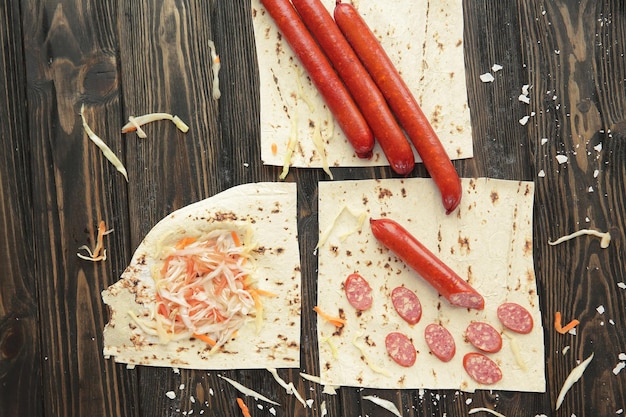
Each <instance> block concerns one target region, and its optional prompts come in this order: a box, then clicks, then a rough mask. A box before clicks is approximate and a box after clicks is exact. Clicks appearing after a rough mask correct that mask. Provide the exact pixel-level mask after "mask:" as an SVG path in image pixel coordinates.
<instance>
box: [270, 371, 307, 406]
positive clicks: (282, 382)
mask: <svg viewBox="0 0 626 417" xmlns="http://www.w3.org/2000/svg"><path fill="white" fill-rule="evenodd" d="M267 370H268V371H269V372H270V374H272V376H273V377H274V379H275V380H276V382H278V385H280V386H281V387H283V388H284V389H285V391H287V394H289V395H293V396H294V397H296V399H297V400H298V401H300V403H301V404H302V405H303V406H304V407H305V408H306V406H307V404H306V401H305V400H304V398H303V397H302V395H300V393H299V392H298V390H297V389H296V387H295V386H294V385H293V382H290V383H287V382H285V380H284V379H282V378H281V377H280V375H278V371H277V370H276V369H275V368H267Z"/></svg>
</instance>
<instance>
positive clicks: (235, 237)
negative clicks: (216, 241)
mask: <svg viewBox="0 0 626 417" xmlns="http://www.w3.org/2000/svg"><path fill="white" fill-rule="evenodd" d="M230 235H231V236H232V237H233V242H234V243H235V246H237V247H239V246H241V240H240V239H239V235H238V234H237V232H235V231H232V232H230Z"/></svg>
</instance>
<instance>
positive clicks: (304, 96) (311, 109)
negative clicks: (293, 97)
mask: <svg viewBox="0 0 626 417" xmlns="http://www.w3.org/2000/svg"><path fill="white" fill-rule="evenodd" d="M297 73H298V76H297V77H296V81H297V82H298V97H300V98H301V99H302V101H304V102H305V103H306V105H307V106H308V107H309V112H310V113H315V106H314V105H313V102H312V101H311V99H310V98H309V96H308V95H307V94H306V93H305V92H304V86H303V85H302V74H303V71H301V70H300V69H299V68H298V69H297Z"/></svg>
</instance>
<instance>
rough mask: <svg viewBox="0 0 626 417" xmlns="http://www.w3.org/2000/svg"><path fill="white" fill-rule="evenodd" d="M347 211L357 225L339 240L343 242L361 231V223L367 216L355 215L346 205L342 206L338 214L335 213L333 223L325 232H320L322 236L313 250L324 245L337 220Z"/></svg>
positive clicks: (363, 214) (362, 214)
mask: <svg viewBox="0 0 626 417" xmlns="http://www.w3.org/2000/svg"><path fill="white" fill-rule="evenodd" d="M345 211H347V212H348V213H350V214H351V215H352V217H354V218H355V219H357V225H356V226H355V227H354V228H353V229H352V230H350V231H348V232H346V233H343V234H342V235H341V236H340V237H339V239H340V240H341V241H342V242H343V241H344V240H345V239H346V238H347V237H348V236H349V235H351V234H353V233H356V232H358V231H359V230H361V227H362V226H363V223H364V222H365V218H366V217H367V215H366V214H365V212H363V213H355V212H354V211H352V210H350V208H349V207H348V206H347V205H345V204H344V205H343V206H342V207H341V210H339V212H338V213H337V215H336V216H335V217H334V218H333V221H332V222H330V225H329V226H328V227H327V228H326V230H324V231H323V232H322V235H321V236H320V239H319V240H318V242H317V246H315V249H318V248H320V247H321V246H322V245H324V244H325V243H326V241H327V240H328V238H329V237H330V235H331V233H332V232H333V229H334V228H335V225H336V224H337V220H338V219H339V217H341V215H342V214H343V213H344V212H345Z"/></svg>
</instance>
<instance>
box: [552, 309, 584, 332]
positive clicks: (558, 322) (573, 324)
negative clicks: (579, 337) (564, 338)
mask: <svg viewBox="0 0 626 417" xmlns="http://www.w3.org/2000/svg"><path fill="white" fill-rule="evenodd" d="M579 324H580V321H578V320H576V319H574V320H572V321H570V322H569V323H567V324H566V325H565V326H562V325H561V312H560V311H557V312H556V313H554V328H555V330H556V331H557V332H559V333H561V334H565V333H567V332H569V331H570V330H572V329H573V328H574V327H576V326H578V325H579Z"/></svg>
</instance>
